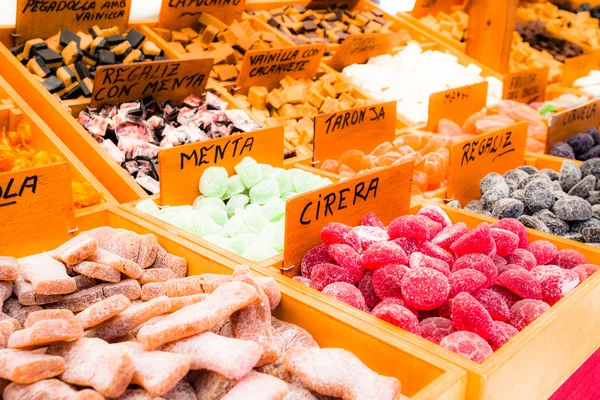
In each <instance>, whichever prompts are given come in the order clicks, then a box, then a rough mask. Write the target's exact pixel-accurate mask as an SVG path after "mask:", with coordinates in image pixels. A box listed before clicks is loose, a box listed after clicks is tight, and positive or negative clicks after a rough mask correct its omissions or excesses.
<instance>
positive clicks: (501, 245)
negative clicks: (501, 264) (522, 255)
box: [491, 228, 519, 257]
mask: <svg viewBox="0 0 600 400" xmlns="http://www.w3.org/2000/svg"><path fill="white" fill-rule="evenodd" d="M491 232H492V239H494V242H495V243H496V254H497V255H499V256H501V257H504V256H507V255H509V254H512V252H513V251H515V250H516V249H517V248H518V247H519V236H517V235H516V234H515V233H512V232H511V231H507V230H505V229H499V228H492V229H491Z"/></svg>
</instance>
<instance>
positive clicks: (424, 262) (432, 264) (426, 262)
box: [408, 253, 450, 278]
mask: <svg viewBox="0 0 600 400" xmlns="http://www.w3.org/2000/svg"><path fill="white" fill-rule="evenodd" d="M408 265H409V266H410V267H411V268H433V269H435V270H436V271H439V272H441V273H442V274H444V276H445V277H446V278H447V277H449V276H450V267H449V266H448V263H447V262H446V261H443V260H440V259H437V258H433V257H429V256H426V255H425V254H423V253H412V254H411V255H410V259H409V260H408Z"/></svg>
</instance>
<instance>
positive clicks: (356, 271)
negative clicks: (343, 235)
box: [329, 244, 363, 283]
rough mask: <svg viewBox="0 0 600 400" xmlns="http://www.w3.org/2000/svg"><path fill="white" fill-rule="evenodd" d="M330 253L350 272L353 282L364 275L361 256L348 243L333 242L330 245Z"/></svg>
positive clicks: (336, 261) (338, 263)
mask: <svg viewBox="0 0 600 400" xmlns="http://www.w3.org/2000/svg"><path fill="white" fill-rule="evenodd" d="M329 255H330V256H331V258H332V259H333V260H335V263H336V264H337V265H339V266H340V267H342V268H344V269H345V270H347V271H348V272H350V274H351V276H352V280H353V282H352V283H358V282H359V281H360V279H361V278H362V276H363V269H362V267H361V265H360V256H359V255H358V253H357V252H356V251H354V249H353V248H352V247H350V246H348V245H347V244H332V245H331V246H329Z"/></svg>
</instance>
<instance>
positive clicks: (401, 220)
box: [388, 215, 442, 240]
mask: <svg viewBox="0 0 600 400" xmlns="http://www.w3.org/2000/svg"><path fill="white" fill-rule="evenodd" d="M441 230H442V224H440V223H438V222H435V221H432V220H431V219H429V218H427V217H425V216H423V215H403V216H401V217H398V218H396V219H394V220H393V221H392V222H390V225H389V226H388V234H389V235H390V238H392V239H396V238H399V237H406V238H410V239H417V240H431V239H433V238H434V237H435V236H436V235H437V234H438V233H440V231H441Z"/></svg>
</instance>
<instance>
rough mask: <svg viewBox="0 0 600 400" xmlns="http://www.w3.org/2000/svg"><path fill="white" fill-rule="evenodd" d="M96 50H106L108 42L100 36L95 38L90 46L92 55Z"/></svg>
mask: <svg viewBox="0 0 600 400" xmlns="http://www.w3.org/2000/svg"><path fill="white" fill-rule="evenodd" d="M98 49H108V41H107V40H106V39H105V38H103V37H101V36H98V37H97V38H95V39H94V40H93V41H92V44H91V45H90V51H91V52H92V53H95V52H96V51H98Z"/></svg>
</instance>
